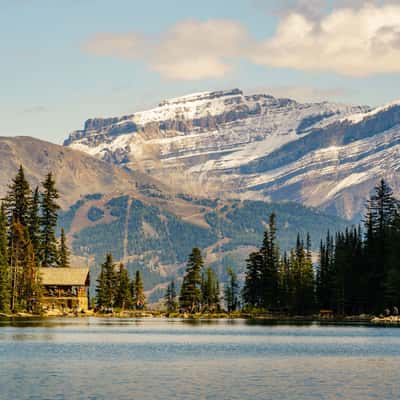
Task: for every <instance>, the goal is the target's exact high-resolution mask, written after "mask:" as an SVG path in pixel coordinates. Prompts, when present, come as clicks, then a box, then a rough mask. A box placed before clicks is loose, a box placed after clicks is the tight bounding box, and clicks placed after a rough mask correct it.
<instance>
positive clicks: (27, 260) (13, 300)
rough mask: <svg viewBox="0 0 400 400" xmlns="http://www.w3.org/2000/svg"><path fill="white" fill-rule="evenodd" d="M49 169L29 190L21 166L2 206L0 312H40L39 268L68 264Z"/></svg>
mask: <svg viewBox="0 0 400 400" xmlns="http://www.w3.org/2000/svg"><path fill="white" fill-rule="evenodd" d="M58 197H59V195H58V191H57V189H56V187H55V181H54V179H53V176H52V173H51V172H49V173H48V174H47V176H46V178H45V180H44V181H43V182H42V188H41V190H40V189H39V188H38V187H36V189H34V190H33V191H32V190H31V188H30V185H29V183H28V181H27V180H26V178H25V172H24V169H23V168H22V166H21V167H20V168H19V170H18V173H17V175H16V176H15V178H13V179H12V180H11V183H10V184H9V187H8V192H7V196H6V197H5V198H4V199H3V201H2V202H1V206H0V312H9V311H13V312H15V311H40V301H41V296H42V292H41V284H40V274H39V268H40V267H69V249H68V247H67V243H66V238H65V233H64V230H61V238H60V240H58V239H57V238H56V234H55V231H56V226H57V218H58V210H59V208H60V207H59V205H58V204H57V199H58Z"/></svg>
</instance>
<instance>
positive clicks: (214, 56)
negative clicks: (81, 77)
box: [83, 0, 400, 80]
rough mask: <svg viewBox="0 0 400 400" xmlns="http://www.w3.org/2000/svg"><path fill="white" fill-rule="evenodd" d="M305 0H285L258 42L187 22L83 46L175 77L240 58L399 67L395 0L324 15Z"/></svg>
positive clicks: (352, 4) (221, 70)
mask: <svg viewBox="0 0 400 400" xmlns="http://www.w3.org/2000/svg"><path fill="white" fill-rule="evenodd" d="M310 1H311V2H310ZM310 1H308V2H307V1H305V0H293V1H292V0H287V1H286V0H285V2H286V3H287V4H289V3H290V4H292V3H293V5H294V6H295V7H294V8H293V9H288V12H286V13H284V14H281V16H280V20H279V24H278V26H277V29H276V32H275V34H274V35H273V36H271V37H268V38H265V39H264V40H255V39H254V38H252V37H251V36H250V34H249V32H248V31H247V30H246V28H245V27H244V26H242V25H241V24H240V23H239V22H235V21H229V20H222V19H219V20H218V19H212V20H208V21H196V20H186V21H182V22H179V23H177V24H176V25H174V26H173V27H171V28H170V29H169V30H167V31H166V32H164V33H162V34H160V35H159V36H158V37H152V36H149V35H147V36H145V35H141V34H138V33H103V34H98V35H96V36H94V37H93V38H92V39H90V40H89V41H88V42H86V43H85V44H84V45H83V50H84V51H86V52H88V53H91V54H94V55H97V56H111V57H118V58H122V59H131V60H141V61H144V62H145V63H146V65H147V66H148V68H149V69H151V70H153V71H156V72H158V73H159V74H160V75H161V76H162V77H164V78H166V79H175V80H202V79H209V78H222V77H225V76H226V74H228V73H229V72H230V71H232V69H233V68H234V67H235V65H236V63H238V62H240V61H243V60H245V61H248V62H252V63H255V64H259V65H265V66H268V67H275V68H288V69H296V70H302V71H321V72H333V73H337V74H340V75H345V76H353V77H365V76H370V75H375V74H388V73H399V72H400V5H394V4H386V5H384V4H381V3H382V1H379V0H376V1H374V2H369V3H367V4H365V3H364V4H363V5H361V6H360V5H359V3H360V2H359V1H358V0H338V1H337V2H336V7H335V8H332V9H331V11H330V13H329V14H320V15H319V14H318V12H317V13H314V14H313V13H312V7H311V8H310V6H309V5H310V4H314V5H318V4H319V5H320V6H322V3H323V0H310ZM378 3H379V4H378ZM389 3H390V2H389ZM339 5H340V7H339Z"/></svg>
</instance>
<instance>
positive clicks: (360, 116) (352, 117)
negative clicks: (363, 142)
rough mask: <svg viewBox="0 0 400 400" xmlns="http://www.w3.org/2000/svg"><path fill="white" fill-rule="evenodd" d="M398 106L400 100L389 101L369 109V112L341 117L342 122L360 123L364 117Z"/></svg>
mask: <svg viewBox="0 0 400 400" xmlns="http://www.w3.org/2000/svg"><path fill="white" fill-rule="evenodd" d="M397 106H400V100H395V101H392V102H391V103H388V104H386V105H384V106H381V107H376V108H374V109H373V110H371V111H368V112H363V113H356V114H352V115H348V116H346V117H344V118H342V119H340V122H342V121H348V122H350V123H352V124H358V123H360V122H361V121H363V120H364V119H367V118H371V117H373V116H375V115H377V114H379V113H381V112H384V111H388V110H390V109H391V108H393V107H397Z"/></svg>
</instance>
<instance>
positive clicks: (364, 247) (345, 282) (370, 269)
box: [165, 180, 400, 315]
mask: <svg viewBox="0 0 400 400" xmlns="http://www.w3.org/2000/svg"><path fill="white" fill-rule="evenodd" d="M363 225H364V226H363V227H362V226H361V225H359V226H356V227H352V228H348V229H346V230H345V231H344V232H338V233H335V234H331V233H329V232H328V233H327V236H326V239H325V240H322V241H321V243H320V252H319V260H318V263H315V265H314V264H313V254H312V251H311V240H310V235H309V234H307V235H306V237H305V238H302V237H301V236H300V235H298V237H297V243H296V246H295V248H294V249H292V250H290V251H289V252H283V253H282V252H281V251H280V249H279V244H278V242H277V228H276V215H275V214H274V213H273V214H271V215H270V219H269V224H268V227H267V229H266V230H265V232H264V237H263V241H262V245H261V247H260V248H259V250H258V251H256V252H253V253H251V254H250V255H249V257H248V259H247V265H246V272H245V278H244V285H243V288H242V290H241V299H242V301H241V302H240V300H239V298H240V296H239V289H238V281H237V277H236V275H235V273H234V272H233V271H232V270H230V271H229V277H230V279H229V282H227V283H225V285H224V287H225V289H224V300H225V307H226V309H228V310H229V311H233V310H235V309H237V308H239V306H240V304H241V305H242V308H243V309H245V310H260V311H269V312H279V313H286V314H292V315H295V314H296V315H305V314H312V313H315V312H318V311H319V310H321V309H324V310H331V311H332V312H333V313H336V314H339V315H350V314H353V315H354V314H362V313H380V312H382V311H383V309H384V308H386V307H394V306H396V305H397V306H398V305H399V304H400V246H399V243H400V206H399V201H398V200H396V199H395V198H394V197H393V193H392V190H391V188H390V187H389V186H388V185H387V183H386V182H385V181H384V180H382V181H381V182H380V183H379V185H378V186H377V187H375V189H374V194H373V195H372V196H371V198H370V199H369V200H368V202H367V211H366V214H365V217H364V220H363ZM165 302H166V305H167V308H168V309H169V310H171V311H172V310H175V309H177V308H178V307H179V308H180V309H181V310H182V311H187V312H200V311H204V310H211V311H213V310H217V311H218V310H220V309H221V307H223V306H222V305H221V304H222V301H221V298H220V285H219V282H218V280H217V279H216V276H215V273H214V271H213V270H212V269H211V268H207V269H204V268H203V260H202V257H201V252H200V250H199V249H198V248H194V249H193V251H192V254H191V255H190V256H189V260H188V264H187V269H186V274H185V275H184V278H183V283H182V287H181V290H180V296H179V298H178V296H177V294H176V289H175V283H174V282H172V283H171V284H170V285H169V287H168V290H167V293H166V296H165Z"/></svg>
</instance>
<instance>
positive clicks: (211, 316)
mask: <svg viewBox="0 0 400 400" xmlns="http://www.w3.org/2000/svg"><path fill="white" fill-rule="evenodd" d="M53 318H66V319H68V318H107V319H124V318H125V319H128V318H144V319H146V318H149V319H152V318H158V319H180V320H187V321H207V320H208V321H211V320H215V321H218V320H236V319H237V320H239V319H241V320H246V321H258V322H271V323H279V322H281V323H323V324H360V323H362V324H371V325H384V326H388V325H396V326H400V317H386V318H379V317H375V316H368V315H360V316H344V317H330V318H324V317H319V316H316V315H308V316H299V315H298V316H292V315H275V314H263V313H239V312H236V313H231V314H228V313H196V314H185V313H183V314H180V313H169V314H168V313H165V312H160V311H154V310H153V311H152V310H147V311H122V312H115V313H95V312H90V311H89V312H87V313H51V314H50V313H47V314H42V315H39V314H32V313H23V312H20V313H15V314H5V313H0V320H10V319H11V320H24V319H25V320H26V319H43V320H45V319H53Z"/></svg>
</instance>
